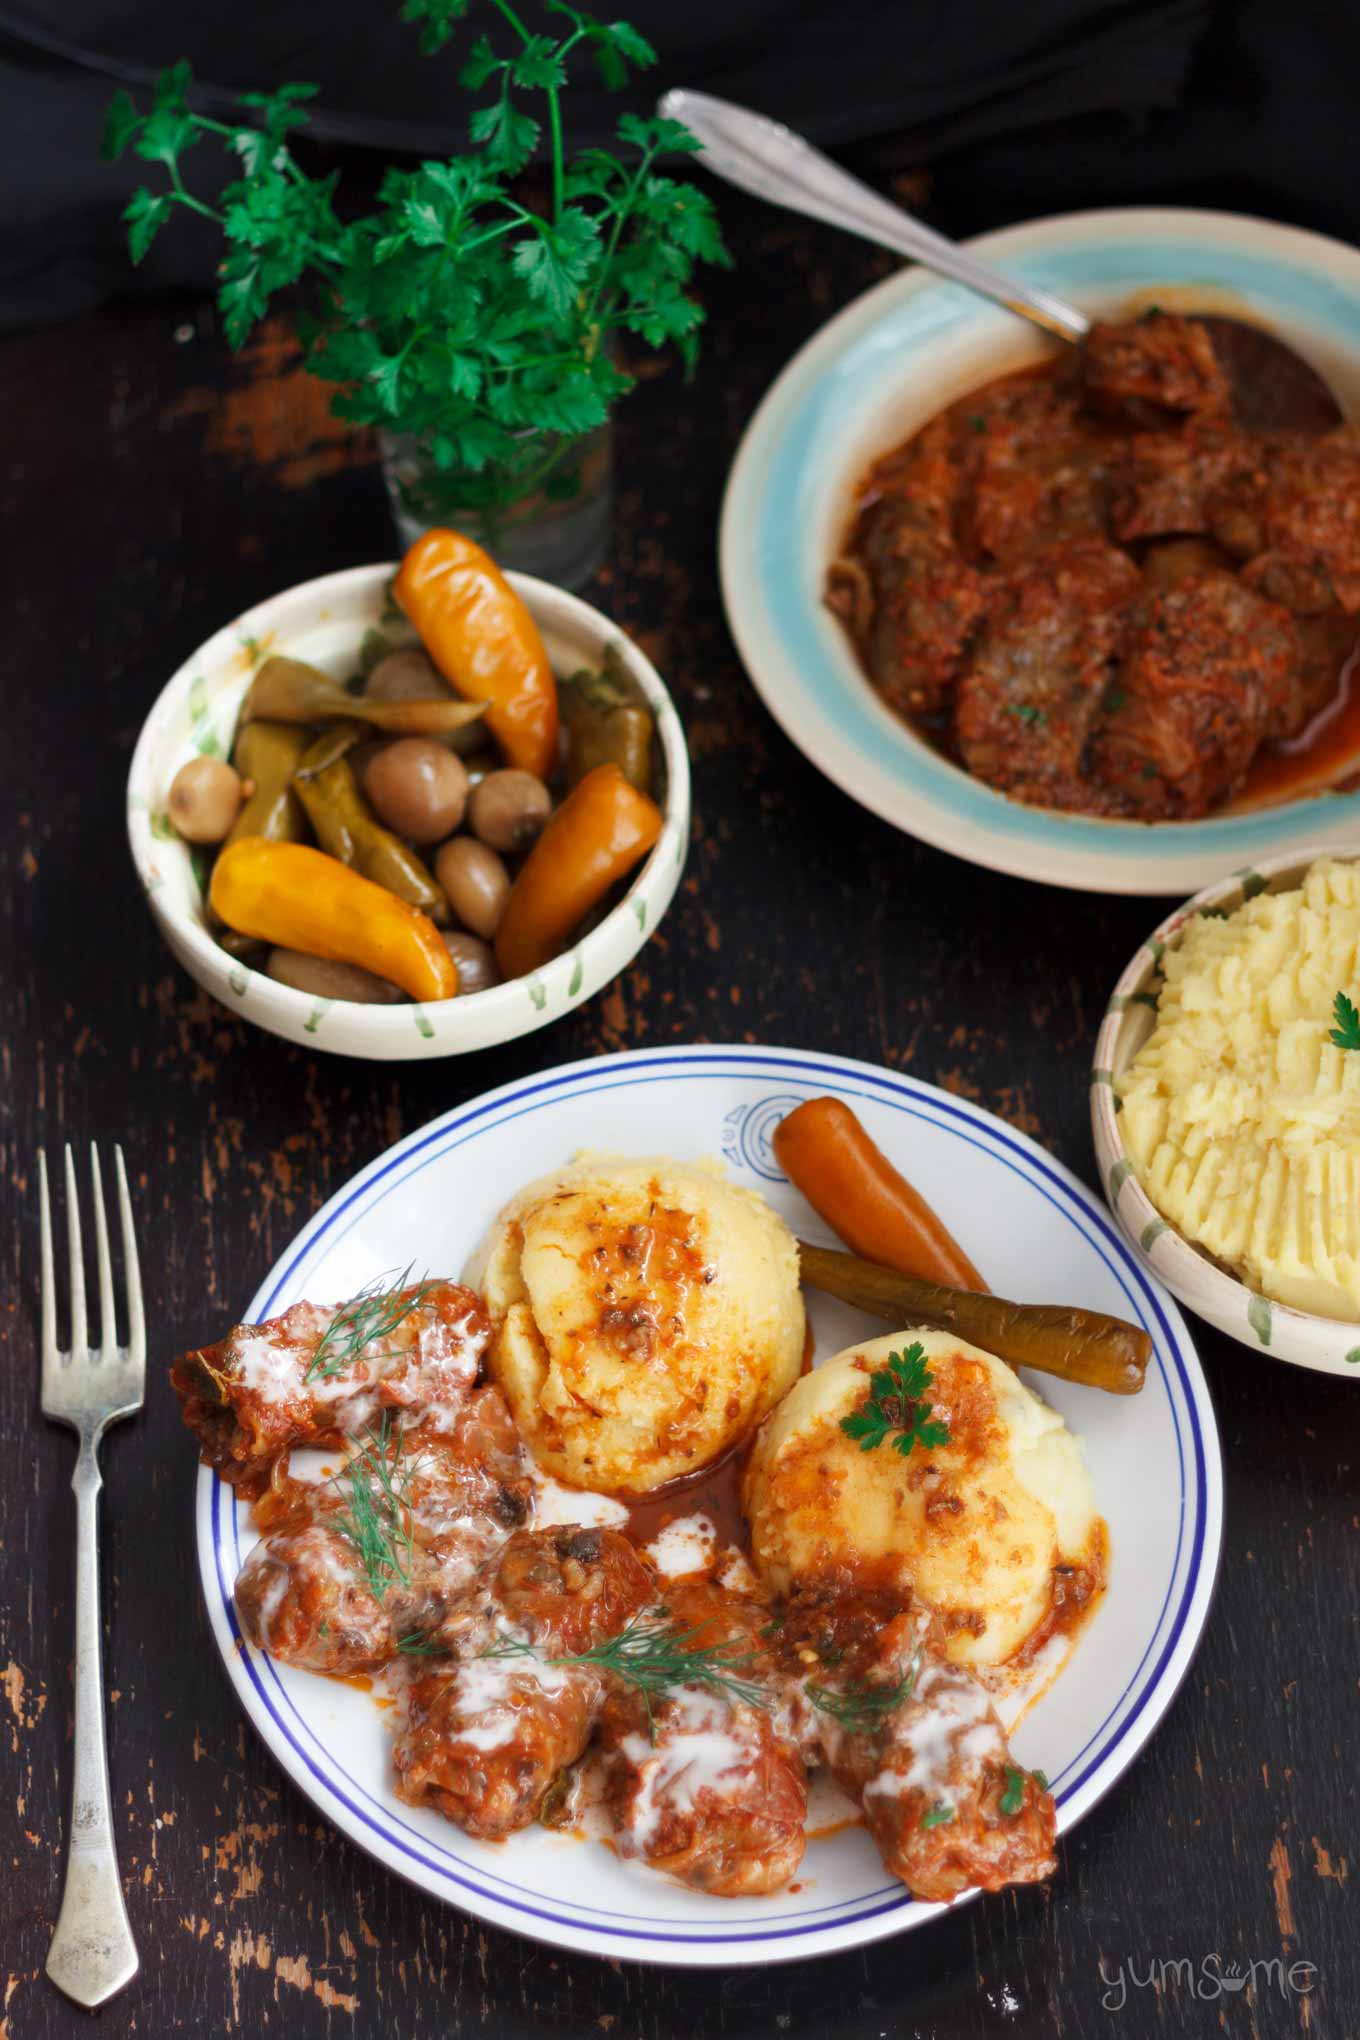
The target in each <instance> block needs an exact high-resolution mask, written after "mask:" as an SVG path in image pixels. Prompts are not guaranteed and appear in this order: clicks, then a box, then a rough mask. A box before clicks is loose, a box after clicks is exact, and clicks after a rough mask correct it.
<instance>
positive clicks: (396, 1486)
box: [335, 1411, 420, 1601]
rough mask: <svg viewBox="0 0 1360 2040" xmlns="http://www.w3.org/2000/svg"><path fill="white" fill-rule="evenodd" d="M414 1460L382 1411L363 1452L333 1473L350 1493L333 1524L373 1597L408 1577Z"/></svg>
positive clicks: (411, 1552)
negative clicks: (348, 1546) (351, 1550)
mask: <svg viewBox="0 0 1360 2040" xmlns="http://www.w3.org/2000/svg"><path fill="white" fill-rule="evenodd" d="M419 1465H420V1461H419V1460H418V1459H415V1460H409V1461H408V1460H407V1459H406V1457H405V1447H404V1441H403V1439H402V1437H401V1434H400V1433H399V1432H398V1433H395V1434H394V1433H393V1431H392V1429H391V1426H390V1423H389V1420H388V1417H387V1413H386V1411H384V1413H383V1418H382V1422H381V1423H380V1424H379V1426H378V1428H377V1429H376V1431H370V1432H369V1434H368V1440H367V1443H366V1444H365V1446H364V1448H363V1450H362V1452H356V1453H355V1454H354V1455H353V1457H352V1458H351V1460H350V1462H349V1464H348V1466H346V1467H344V1468H343V1469H342V1470H341V1472H339V1473H338V1474H336V1476H335V1483H336V1485H337V1486H338V1487H341V1488H342V1489H346V1490H348V1495H349V1507H348V1508H347V1509H346V1511H345V1513H344V1514H343V1515H342V1516H341V1517H340V1519H339V1522H338V1524H337V1526H336V1527H337V1528H338V1530H339V1532H340V1535H341V1536H342V1537H343V1538H345V1539H346V1541H347V1542H348V1543H349V1544H351V1545H352V1546H353V1547H354V1549H355V1551H356V1552H357V1553H358V1555H359V1563H360V1564H361V1565H362V1566H363V1569H364V1572H365V1574H366V1576H367V1579H368V1584H369V1586H370V1587H371V1589H372V1591H373V1598H374V1600H376V1601H381V1600H382V1599H383V1596H384V1595H385V1594H386V1593H387V1591H388V1589H389V1588H390V1587H394V1586H403V1587H405V1586H409V1585H410V1583H411V1568H412V1565H413V1562H414V1559H415V1525H414V1522H413V1520H412V1514H411V1481H412V1479H413V1477H414V1476H415V1473H416V1471H417V1469H418V1468H419Z"/></svg>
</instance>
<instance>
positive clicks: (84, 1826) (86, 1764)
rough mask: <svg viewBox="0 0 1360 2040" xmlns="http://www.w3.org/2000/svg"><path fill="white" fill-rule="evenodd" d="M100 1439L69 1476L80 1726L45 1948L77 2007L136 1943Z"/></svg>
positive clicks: (127, 1966) (111, 1982) (130, 1968)
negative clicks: (108, 1727)
mask: <svg viewBox="0 0 1360 2040" xmlns="http://www.w3.org/2000/svg"><path fill="white" fill-rule="evenodd" d="M97 1442H98V1441H97V1440H96V1439H95V1438H93V1437H82V1438H81V1441H80V1457H79V1458H78V1459H77V1461H76V1470H75V1473H74V1474H73V1476H72V1478H71V1486H72V1487H73V1488H74V1490H75V1497H76V1729H75V1766H74V1775H73V1779H72V1786H71V1832H70V1836H69V1840H68V1844H67V1857H66V1885H65V1889H64V1890H63V1892H62V1899H61V1912H60V1914H59V1915H58V1917H57V1926H56V1932H55V1933H54V1934H53V1936H52V1945H51V1947H50V1948H49V1949H48V1951H47V1973H48V1975H49V1976H50V1977H51V1979H52V1981H53V1983H55V1984H57V1985H58V1986H59V1988H60V1989H62V1990H64V1991H65V1992H66V1995H67V1996H68V1997H70V1998H74V1999H75V2001H76V2003H77V2004H80V2005H88V2006H94V2005H102V2004H103V2003H104V2001H105V1999H106V1998H111V1997H112V1996H113V1994H114V1992H115V1991H119V1990H121V1989H122V1988H123V1985H124V1984H125V1983H129V1982H130V1981H131V1980H132V1978H133V1977H134V1976H135V1975H136V1973H137V1945H136V1943H135V1942H134V1940H133V1938H132V1928H131V1927H130V1926H129V1924H128V1916H127V1908H126V1907H125V1905H124V1904H123V1886H122V1881H121V1879H120V1878H119V1875H118V1857H117V1854H116V1852H115V1850H114V1845H113V1813H112V1808H111V1807H110V1804H109V1764H108V1755H107V1752H106V1749H105V1745H104V1671H103V1664H102V1652H101V1649H100V1641H99V1490H100V1488H101V1487H102V1486H103V1481H102V1480H101V1478H100V1473H99V1462H98V1460H97V1458H96V1457H95V1452H96V1446H97Z"/></svg>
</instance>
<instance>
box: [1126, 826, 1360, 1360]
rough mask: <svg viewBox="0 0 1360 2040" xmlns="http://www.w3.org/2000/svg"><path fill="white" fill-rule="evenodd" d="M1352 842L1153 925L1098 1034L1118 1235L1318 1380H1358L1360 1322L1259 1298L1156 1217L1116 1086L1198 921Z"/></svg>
mask: <svg viewBox="0 0 1360 2040" xmlns="http://www.w3.org/2000/svg"><path fill="white" fill-rule="evenodd" d="M1356 854H1357V853H1356V851H1355V848H1354V846H1353V845H1352V846H1349V847H1345V846H1341V847H1338V846H1337V845H1335V844H1327V843H1321V844H1318V845H1317V847H1316V848H1314V849H1311V850H1294V851H1290V852H1289V853H1288V854H1287V855H1284V856H1280V857H1275V858H1263V859H1262V860H1261V861H1260V863H1259V864H1256V865H1253V866H1249V867H1247V868H1245V869H1243V870H1241V871H1236V872H1234V873H1233V875H1232V877H1231V878H1225V879H1220V880H1219V881H1218V883H1217V884H1216V885H1210V886H1206V887H1205V889H1204V891H1203V892H1198V893H1196V894H1195V896H1194V898H1193V899H1191V900H1187V902H1186V904H1185V905H1184V906H1183V907H1178V908H1177V909H1176V911H1175V913H1174V914H1169V915H1168V916H1167V918H1166V920H1165V921H1163V922H1162V924H1161V926H1160V927H1158V928H1156V929H1154V930H1153V932H1152V934H1151V935H1149V936H1148V939H1147V941H1146V942H1144V943H1143V944H1142V945H1141V947H1140V948H1139V949H1138V951H1137V953H1136V954H1135V956H1134V958H1133V960H1132V962H1131V963H1130V964H1129V965H1128V968H1127V969H1126V970H1125V972H1124V974H1123V976H1122V977H1121V978H1120V980H1119V982H1118V984H1117V985H1116V986H1115V988H1114V994H1113V996H1112V997H1111V999H1110V1003H1109V1006H1108V1007H1107V1008H1106V1012H1105V1018H1104V1020H1103V1021H1102V1023H1101V1028H1100V1033H1099V1034H1098V1035H1097V1037H1096V1053H1095V1061H1094V1063H1093V1065H1092V1069H1091V1131H1092V1134H1093V1135H1094V1138H1095V1149H1096V1161H1097V1163H1098V1165H1099V1168H1100V1180H1101V1183H1102V1185H1103V1186H1104V1190H1105V1199H1106V1202H1107V1203H1108V1205H1109V1207H1110V1209H1111V1211H1112V1212H1113V1213H1114V1216H1115V1218H1116V1220H1117V1222H1118V1225H1119V1229H1120V1231H1121V1232H1122V1233H1123V1234H1124V1236H1125V1238H1126V1239H1127V1240H1128V1241H1129V1243H1130V1245H1131V1246H1132V1247H1133V1248H1134V1250H1135V1252H1136V1253H1137V1254H1138V1255H1139V1257H1140V1259H1141V1260H1142V1261H1143V1262H1144V1264H1145V1265H1146V1266H1147V1267H1148V1268H1150V1269H1151V1270H1152V1273H1153V1274H1154V1275H1157V1276H1159V1277H1160V1279H1161V1280H1162V1281H1163V1282H1164V1283H1165V1284H1166V1286H1167V1288H1168V1289H1169V1290H1170V1291H1171V1292H1172V1294H1173V1295H1174V1296H1177V1297H1179V1299H1180V1301H1181V1302H1182V1303H1183V1304H1186V1305H1188V1307H1189V1308H1190V1309H1191V1310H1193V1311H1195V1312H1197V1313H1198V1315H1199V1316H1200V1317H1202V1318H1207V1319H1208V1321H1209V1323H1210V1324H1211V1325H1217V1327H1218V1329H1219V1331H1221V1332H1226V1333H1227V1334H1228V1336H1229V1338H1232V1339H1236V1340H1237V1341H1238V1343H1239V1344H1240V1345H1243V1346H1248V1347H1250V1348H1251V1350H1252V1351H1253V1352H1255V1353H1265V1354H1268V1355H1269V1356H1270V1358H1271V1359H1274V1360H1287V1361H1289V1362H1290V1363H1291V1364H1292V1365H1293V1366H1295V1367H1312V1368H1315V1369H1316V1370H1317V1371H1318V1373H1320V1374H1341V1375H1348V1376H1350V1377H1351V1378H1352V1379H1353V1380H1357V1381H1360V1324H1348V1323H1343V1322H1342V1321H1341V1320H1339V1319H1337V1318H1325V1317H1315V1316H1313V1315H1312V1313H1311V1312H1309V1311H1304V1310H1294V1309H1292V1308H1291V1307H1290V1306H1289V1305H1288V1304H1284V1303H1277V1302H1275V1301H1274V1300H1273V1299H1272V1298H1270V1297H1266V1296H1262V1295H1261V1294H1260V1293H1259V1292H1258V1291H1257V1290H1255V1289H1251V1288H1249V1287H1248V1285H1247V1284H1246V1283H1245V1282H1242V1281H1240V1280H1239V1278H1238V1277H1237V1276H1236V1275H1235V1274H1233V1273H1232V1271H1231V1270H1230V1269H1228V1268H1226V1267H1225V1266H1224V1265H1223V1263H1222V1262H1220V1261H1217V1260H1215V1259H1214V1257H1213V1256H1212V1255H1211V1254H1207V1253H1205V1252H1204V1250H1203V1249H1202V1248H1200V1247H1196V1246H1192V1245H1191V1244H1190V1242H1189V1241H1188V1240H1187V1239H1185V1238H1184V1236H1183V1235H1182V1234H1181V1233H1179V1232H1178V1231H1177V1230H1176V1228H1175V1227H1174V1226H1173V1225H1170V1224H1168V1222H1167V1220H1166V1219H1165V1218H1163V1216H1162V1214H1161V1213H1160V1212H1159V1211H1158V1209H1157V1207H1156V1205H1155V1204H1153V1202H1152V1200H1151V1198H1150V1197H1149V1196H1148V1194H1147V1192H1146V1191H1145V1190H1144V1189H1143V1187H1142V1185H1141V1184H1140V1183H1139V1181H1138V1178H1137V1177H1136V1176H1135V1174H1134V1172H1133V1163H1132V1162H1131V1161H1130V1160H1129V1157H1128V1153H1127V1151H1126V1149H1125V1146H1124V1142H1123V1139H1122V1137H1121V1134H1120V1130H1119V1119H1120V1114H1119V1101H1118V1099H1117V1098H1116V1096H1115V1091H1114V1085H1115V1080H1116V1078H1117V1077H1119V1076H1120V1075H1121V1073H1122V1072H1123V1071H1124V1070H1125V1069H1126V1068H1127V1067H1128V1064H1129V1063H1130V1062H1131V1061H1132V1059H1133V1057H1134V1056H1135V1055H1136V1054H1137V1053H1138V1050H1139V1049H1140V1048H1141V1047H1142V1045H1143V1043H1144V1042H1145V1041H1146V1040H1147V1038H1148V1036H1149V1035H1150V1034H1151V1032H1152V1028H1153V1022H1154V1019H1155V1015H1156V1010H1157V992H1158V988H1159V986H1160V983H1161V976H1162V958H1163V956H1164V955H1165V953H1166V951H1167V949H1168V948H1170V947H1171V946H1172V945H1173V944H1174V943H1175V942H1177V941H1178V940H1179V938H1180V935H1181V931H1182V930H1183V929H1184V928H1185V926H1186V925H1187V923H1188V922H1190V921H1191V920H1193V919H1194V918H1195V916H1196V915H1198V914H1203V913H1210V912H1212V913H1219V914H1222V913H1229V914H1230V913H1232V912H1233V911H1234V909H1235V908H1237V907H1240V906H1241V905H1242V903H1243V901H1244V900H1250V899H1254V898H1255V897H1256V895H1257V894H1258V893H1262V892H1288V891H1289V890H1290V888H1291V887H1293V886H1297V885H1298V884H1299V883H1300V882H1301V880H1302V878H1303V875H1304V873H1305V872H1306V871H1307V869H1308V867H1309V865H1310V864H1312V863H1313V862H1314V860H1315V859H1316V858H1319V857H1334V858H1336V859H1337V861H1338V862H1344V861H1349V860H1353V859H1354V858H1355V856H1356Z"/></svg>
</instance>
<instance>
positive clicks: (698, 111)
mask: <svg viewBox="0 0 1360 2040" xmlns="http://www.w3.org/2000/svg"><path fill="white" fill-rule="evenodd" d="M657 111H658V112H659V113H661V114H662V115H663V116H664V117H665V118H666V119H668V120H678V121H681V122H683V124H684V125H685V126H686V127H687V128H688V129H689V131H690V133H691V134H693V135H694V136H695V137H696V138H697V139H698V140H699V141H700V142H702V144H703V160H704V164H705V166H706V167H707V168H708V169H710V170H712V171H714V172H715V173H716V174H717V175H718V176H719V177H725V178H726V179H727V181H728V183H729V184H735V185H737V186H738V187H739V188H740V189H741V190H743V191H750V192H753V193H754V194H755V196H756V197H757V198H764V199H768V200H769V201H770V202H771V204H773V205H782V206H785V207H787V208H788V210H789V211H790V212H800V213H806V214H808V215H809V216H810V217H811V218H812V219H817V220H826V221H828V222H829V223H830V224H831V225H832V226H833V227H844V228H845V229H846V230H847V231H848V232H849V233H852V234H858V235H860V237H861V238H862V239H863V240H866V241H875V242H877V243H878V244H879V246H880V247H884V248H891V249H893V250H894V251H895V252H896V253H897V254H899V255H906V256H909V257H910V258H911V259H912V260H913V261H916V262H920V263H921V264H923V265H924V267H925V268H927V269H932V270H934V271H935V273H936V275H938V276H945V277H948V278H949V279H950V281H951V282H953V283H961V284H963V286H964V287H965V289H967V290H972V291H976V292H977V293H978V294H979V295H980V296H981V297H986V298H991V299H992V301H993V302H994V303H995V304H998V305H1002V306H1004V307H1005V309H1006V310H1007V311H1008V312H1014V313H1016V314H1017V316H1018V317H1020V318H1022V319H1028V320H1030V321H1031V323H1032V324H1033V325H1036V326H1041V327H1042V328H1043V330H1044V331H1045V332H1046V333H1052V334H1054V335H1056V337H1057V338H1058V339H1059V340H1064V341H1066V342H1067V343H1068V345H1069V346H1073V347H1080V346H1081V345H1082V343H1083V342H1084V341H1085V339H1086V337H1087V335H1088V334H1089V332H1090V330H1091V321H1090V320H1089V319H1088V318H1087V317H1086V314H1085V313H1084V312H1079V311H1078V310H1077V308H1076V306H1075V305H1069V304H1066V303H1064V301H1063V300H1062V299H1061V298H1058V297H1054V296H1053V294H1052V293H1051V292H1050V291H1046V290H1038V289H1035V288H1033V287H1032V286H1030V285H1028V284H1023V283H1021V282H1019V281H1018V279H1016V278H1014V277H1009V276H1003V275H1002V274H1001V273H1000V272H999V271H998V270H995V269H991V268H989V267H988V266H987V264H986V263H985V262H981V261H979V260H978V258H977V256H976V255H973V254H970V253H969V251H968V250H967V249H966V248H960V247H959V246H958V245H957V243H956V242H953V241H950V240H947V239H946V238H945V236H944V235H943V234H937V233H936V232H935V229H934V228H933V227H927V226H925V225H923V223H922V222H921V221H920V220H917V219H913V218H912V216H911V214H910V213H908V212H904V211H903V210H902V208H901V207H900V206H897V205H893V204H892V203H891V202H890V201H889V200H888V199H886V198H882V197H880V196H879V194H878V192H876V191H873V190H871V189H870V187H869V186H868V185H867V184H862V183H861V182H860V180H859V178H858V177H852V176H851V175H850V172H849V171H848V170H842V169H841V167H840V165H839V164H838V163H833V162H832V161H831V158H830V157H829V156H824V155H823V154H822V152H821V150H820V149H814V148H813V146H812V144H811V142H807V141H804V139H803V137H802V136H801V135H796V134H794V132H793V131H792V129H791V128H786V127H784V126H782V125H781V124H780V122H778V121H775V120H769V119H767V118H766V116H765V115H764V114H762V113H753V112H752V111H751V110H750V108H749V107H745V106H736V105H734V104H733V103H732V102H731V101H730V100H727V99H715V98H714V97H713V96H712V95H711V94H710V93H707V92H691V91H688V90H685V89H677V90H675V91H673V92H667V93H666V94H665V96H664V97H663V98H662V100H661V101H660V103H659V105H658V108H657ZM1197 316H1199V317H1200V320H1201V323H1202V324H1203V325H1205V326H1206V327H1207V328H1208V329H1209V331H1210V333H1211V335H1212V337H1213V341H1214V347H1215V351H1216V352H1217V353H1218V356H1219V359H1220V361H1221V362H1222V364H1223V366H1224V368H1225V370H1226V372H1227V374H1228V377H1229V379H1230V381H1231V382H1232V385H1233V393H1234V399H1235V408H1236V411H1237V416H1238V421H1239V423H1241V424H1243V425H1248V426H1255V427H1258V428H1274V429H1280V428H1283V427H1292V428H1294V429H1295V430H1299V431H1313V432H1327V431H1330V430H1332V428H1333V427H1334V426H1337V425H1339V424H1341V422H1342V419H1343V416H1344V414H1343V412H1342V410H1341V407H1340V405H1339V404H1338V403H1337V400H1336V398H1335V397H1334V396H1333V395H1332V392H1331V390H1330V389H1329V388H1328V387H1327V384H1326V383H1325V382H1324V381H1323V380H1322V377H1321V376H1320V375H1318V373H1317V371H1316V370H1315V369H1313V368H1311V367H1310V366H1309V365H1308V363H1307V362H1306V361H1304V360H1303V358H1302V356H1300V355H1299V354H1297V353H1295V351H1294V349H1293V348H1292V347H1290V346H1288V345H1286V343H1285V342H1284V341H1283V340H1278V339H1276V337H1275V335H1274V334H1273V333H1268V332H1266V331H1265V330H1264V329H1263V328H1262V327H1260V326H1255V325H1252V324H1251V322H1250V321H1249V320H1246V319H1231V318H1226V317H1224V316H1222V315H1221V314H1219V313H1216V312H1215V313H1212V314H1202V315H1197Z"/></svg>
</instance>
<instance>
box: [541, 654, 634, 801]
mask: <svg viewBox="0 0 1360 2040" xmlns="http://www.w3.org/2000/svg"><path fill="white" fill-rule="evenodd" d="M558 699H559V702H560V705H561V713H562V720H563V722H564V723H565V724H566V727H567V783H568V785H570V786H576V785H578V784H579V782H580V781H581V780H582V779H584V778H585V776H586V774H587V772H593V771H594V769H595V767H596V766H597V765H617V766H618V768H619V770H620V772H622V774H623V776H624V778H625V779H627V780H628V781H629V782H630V783H631V784H632V785H633V786H635V787H636V788H637V790H638V792H639V793H646V794H650V793H651V790H652V740H653V738H654V736H655V733H656V724H655V722H654V721H653V718H652V712H651V710H650V709H649V708H648V707H647V706H646V704H645V703H644V702H642V701H640V700H639V699H638V697H637V694H636V693H635V692H634V690H633V687H632V683H631V681H630V680H629V677H628V675H627V674H626V673H624V672H622V671H621V670H620V669H619V666H618V664H617V661H616V660H615V659H613V658H611V656H610V653H609V652H608V651H606V653H605V665H604V671H603V672H599V673H596V672H592V671H590V670H589V669H588V668H587V669H586V670H585V671H584V672H580V673H576V674H573V676H572V678H571V679H570V680H567V681H564V682H560V683H559V686H558Z"/></svg>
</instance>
